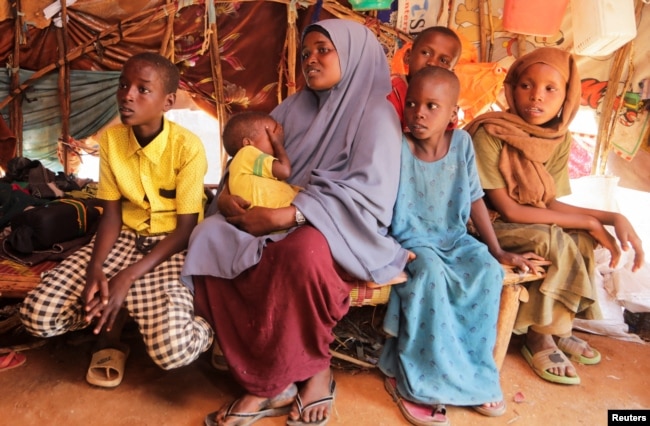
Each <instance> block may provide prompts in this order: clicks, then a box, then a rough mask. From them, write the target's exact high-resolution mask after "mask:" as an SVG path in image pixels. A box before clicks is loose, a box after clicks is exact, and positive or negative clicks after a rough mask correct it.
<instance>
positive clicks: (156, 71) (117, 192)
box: [20, 53, 213, 387]
mask: <svg viewBox="0 0 650 426" xmlns="http://www.w3.org/2000/svg"><path fill="white" fill-rule="evenodd" d="M178 82H179V73H178V69H177V68H176V66H175V65H174V64H173V63H172V62H170V61H169V60H168V59H166V58H164V57H162V56H160V55H158V54H154V53H140V54H138V55H135V56H133V57H131V58H130V59H129V60H128V61H127V62H126V63H125V64H124V68H123V69H122V73H121V75H120V79H119V86H118V89H117V96H116V98H117V104H118V107H119V114H120V118H121V121H122V124H119V125H116V126H114V127H112V128H110V129H108V130H107V131H106V132H105V133H104V135H103V137H102V139H101V141H100V169H99V172H100V176H99V186H98V190H97V198H98V199H100V200H101V201H102V207H103V214H102V218H101V219H100V224H99V228H98V230H97V235H96V236H95V238H94V239H93V241H91V242H90V243H89V244H88V245H87V246H85V247H83V248H82V249H80V250H79V251H77V252H76V253H74V254H73V255H71V256H70V257H68V258H67V259H65V260H64V261H63V262H61V263H60V264H59V265H58V266H57V267H56V268H54V269H52V270H50V271H48V272H46V273H44V274H43V277H42V280H41V283H40V284H39V285H38V286H37V287H36V288H35V289H34V290H33V291H32V292H30V293H29V294H28V296H27V297H26V298H25V300H24V302H23V304H22V306H21V308H20V314H21V319H22V321H23V324H24V325H25V327H26V329H27V330H28V331H29V332H30V333H32V334H34V335H37V336H41V337H51V336H55V335H60V334H63V333H66V332H68V331H72V330H79V329H82V328H85V327H88V326H90V325H91V324H92V326H93V332H94V333H95V334H97V335H98V336H99V338H98V339H97V343H96V347H95V352H94V354H93V356H92V361H91V364H90V367H89V368H88V372H87V375H86V380H87V381H88V382H89V383H91V384H93V385H97V386H102V387H114V386H117V385H119V384H120V383H121V381H122V377H123V370H124V363H125V361H126V358H127V356H128V352H129V348H128V346H126V345H125V344H124V343H122V342H121V341H120V334H121V329H122V326H123V325H124V323H125V321H126V319H127V318H128V315H127V313H128V314H130V316H131V317H132V318H133V320H135V322H136V323H137V324H138V328H139V330H140V333H141V335H142V337H143V339H144V343H145V346H146V348H147V352H148V354H149V355H150V356H151V358H152V359H153V361H154V362H155V363H156V364H158V365H159V366H160V367H161V368H163V369H171V368H176V367H180V366H183V365H186V364H189V363H190V362H192V361H194V360H195V359H196V358H197V357H198V356H199V354H201V353H202V352H204V351H206V350H207V349H209V348H210V345H211V344H212V339H213V331H212V329H211V328H210V326H209V325H208V323H207V322H206V321H205V320H204V319H203V318H201V317H198V316H195V315H194V304H193V296H192V289H189V288H188V287H186V286H184V285H183V284H182V283H181V281H180V279H179V277H180V271H181V268H182V266H183V262H184V260H185V253H186V248H187V244H188V240H189V237H190V234H191V232H192V229H193V228H194V226H195V225H196V224H197V223H198V222H199V221H200V220H202V219H203V197H204V192H203V176H204V175H205V173H206V170H207V160H206V156H205V151H204V148H203V145H202V143H201V141H200V139H199V138H198V137H197V136H196V135H194V134H193V133H191V132H190V131H188V130H187V129H185V128H183V127H181V126H179V125H177V124H175V123H173V122H171V121H168V120H166V119H165V118H164V113H165V112H166V111H168V110H169V109H171V108H172V107H173V105H174V102H175V100H176V90H177V88H178Z"/></svg>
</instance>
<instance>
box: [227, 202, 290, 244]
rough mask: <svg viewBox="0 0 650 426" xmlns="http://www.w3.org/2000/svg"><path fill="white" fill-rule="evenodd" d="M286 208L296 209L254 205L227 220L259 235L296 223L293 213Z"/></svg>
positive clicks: (243, 229) (286, 227)
mask: <svg viewBox="0 0 650 426" xmlns="http://www.w3.org/2000/svg"><path fill="white" fill-rule="evenodd" d="M285 210H291V211H294V209H293V208H292V207H287V208H280V209H270V208H266V207H253V208H251V209H249V210H246V211H245V212H244V213H243V214H240V215H235V216H231V217H227V218H226V220H227V221H228V222H229V223H231V224H233V225H235V226H236V227H237V228H239V229H241V230H242V231H245V232H248V233H249V234H251V235H255V236H257V237H259V236H261V235H268V234H270V233H272V232H275V231H282V230H284V229H289V228H291V227H292V226H293V225H294V224H295V223H294V216H293V215H292V213H291V212H290V211H287V212H285Z"/></svg>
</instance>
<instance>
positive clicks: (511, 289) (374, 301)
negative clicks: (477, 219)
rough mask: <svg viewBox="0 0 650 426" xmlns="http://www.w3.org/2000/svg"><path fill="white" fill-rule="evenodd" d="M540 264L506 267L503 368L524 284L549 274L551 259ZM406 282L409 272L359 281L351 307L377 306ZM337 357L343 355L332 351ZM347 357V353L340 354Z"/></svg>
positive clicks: (499, 360) (498, 354) (497, 352)
mask: <svg viewBox="0 0 650 426" xmlns="http://www.w3.org/2000/svg"><path fill="white" fill-rule="evenodd" d="M535 263H536V265H537V273H538V275H535V274H533V273H532V271H531V272H528V273H526V274H520V273H518V272H515V270H514V268H513V267H512V266H507V265H501V266H503V269H504V272H505V277H504V279H503V288H502V290H501V302H500V305H499V319H498V321H497V340H496V344H495V346H494V351H493V354H494V360H495V361H496V364H497V368H499V369H501V366H502V365H503V360H504V359H505V357H506V352H507V351H508V345H509V344H510V337H511V336H512V328H513V326H514V324H515V319H516V318H517V310H518V309H519V303H521V302H527V301H528V291H527V290H526V287H525V286H524V285H523V284H524V283H526V282H530V281H536V280H540V279H543V278H544V277H545V276H546V271H545V269H544V266H546V265H548V262H535ZM405 281H406V274H402V275H400V276H398V277H395V279H393V280H392V281H391V282H390V283H388V284H385V285H378V284H376V283H373V282H365V283H364V282H360V283H359V284H357V285H355V286H354V288H353V289H352V291H351V292H350V306H351V307H359V306H377V305H382V304H385V303H387V302H388V297H389V296H390V290H391V286H392V285H394V284H400V283H403V282H405ZM333 355H334V356H335V357H337V356H339V355H340V354H337V353H333ZM340 357H341V358H343V359H345V357H344V356H340Z"/></svg>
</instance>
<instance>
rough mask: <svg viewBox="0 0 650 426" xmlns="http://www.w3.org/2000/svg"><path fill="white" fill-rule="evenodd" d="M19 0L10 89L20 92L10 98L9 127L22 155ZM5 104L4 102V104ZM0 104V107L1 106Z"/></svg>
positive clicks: (16, 6)
mask: <svg viewBox="0 0 650 426" xmlns="http://www.w3.org/2000/svg"><path fill="white" fill-rule="evenodd" d="M22 16H23V14H22V10H21V5H20V0H15V2H14V53H13V60H12V62H11V68H12V69H11V91H12V93H16V95H18V94H20V96H16V97H15V98H12V100H13V102H11V116H10V123H9V125H10V127H11V130H13V132H14V134H15V135H16V155H17V156H18V157H22V155H23V107H22V101H23V97H22V91H21V90H20V45H21V42H22V38H23V28H22V27H23V25H22V23H23V19H22ZM5 105H6V104H5ZM3 107H4V105H3V106H0V108H3Z"/></svg>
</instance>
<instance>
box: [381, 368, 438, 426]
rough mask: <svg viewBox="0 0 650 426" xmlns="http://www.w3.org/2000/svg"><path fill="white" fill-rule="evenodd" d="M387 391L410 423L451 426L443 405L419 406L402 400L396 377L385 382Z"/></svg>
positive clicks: (428, 425)
mask: <svg viewBox="0 0 650 426" xmlns="http://www.w3.org/2000/svg"><path fill="white" fill-rule="evenodd" d="M384 387H385V388H386V391H388V393H389V394H390V396H392V397H393V401H395V402H396V403H397V406H398V407H399V410H400V411H401V412H402V415H403V416H404V418H405V419H406V420H408V422H409V423H411V424H412V425H416V426H449V424H450V423H449V419H448V418H447V409H446V408H445V406H444V405H443V404H436V405H434V406H433V407H432V406H430V405H422V404H417V403H415V402H411V401H407V400H406V399H404V398H402V397H401V396H400V394H399V392H397V382H396V380H395V378H394V377H386V379H385V380H384Z"/></svg>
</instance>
